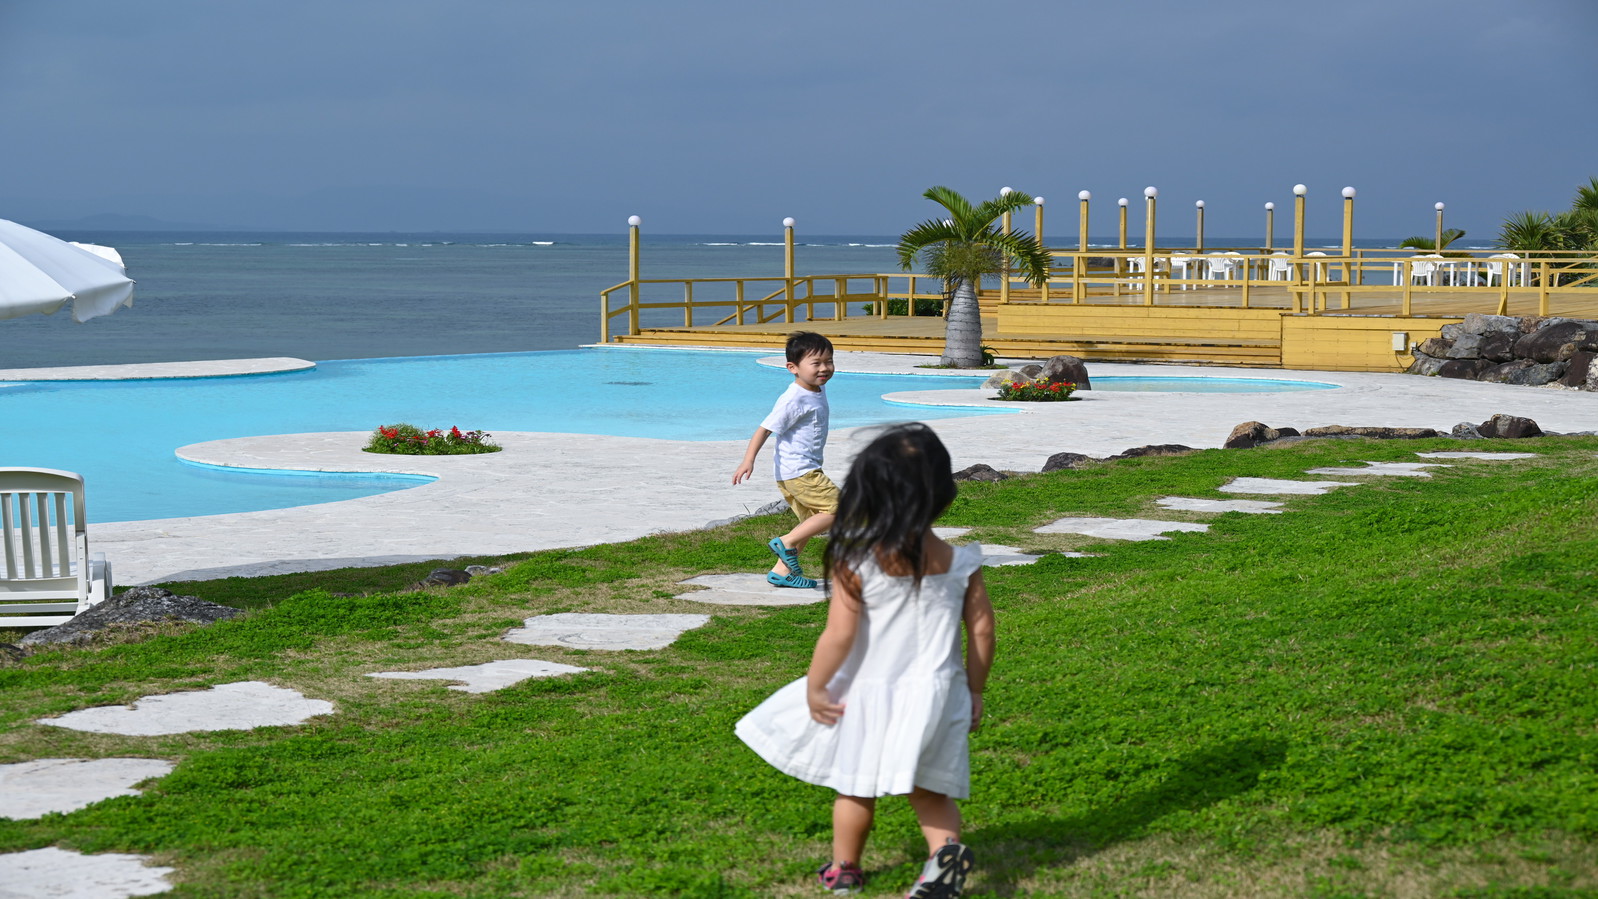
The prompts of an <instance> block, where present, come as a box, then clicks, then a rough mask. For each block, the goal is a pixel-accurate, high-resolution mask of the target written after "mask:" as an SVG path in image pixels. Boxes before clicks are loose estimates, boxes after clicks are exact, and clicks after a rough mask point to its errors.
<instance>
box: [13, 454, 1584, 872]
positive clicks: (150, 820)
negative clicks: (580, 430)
mask: <svg viewBox="0 0 1598 899" xmlns="http://www.w3.org/2000/svg"><path fill="white" fill-rule="evenodd" d="M1460 448H1466V449H1478V448H1479V449H1492V450H1506V449H1514V450H1532V451H1535V452H1538V453H1541V454H1542V455H1541V456H1539V457H1538V458H1536V459H1531V460H1525V461H1521V462H1474V461H1470V460H1458V461H1457V462H1456V464H1455V465H1454V467H1452V468H1446V469H1434V470H1433V471H1434V474H1435V476H1434V477H1432V478H1429V479H1424V478H1396V477H1389V478H1369V479H1365V483H1364V485H1363V486H1357V487H1346V488H1340V489H1338V490H1336V491H1334V492H1332V493H1330V494H1327V495H1324V496H1302V497H1290V498H1286V502H1287V506H1286V508H1287V510H1288V511H1287V512H1286V513H1285V514H1282V515H1242V514H1237V513H1231V514H1226V515H1221V516H1213V515H1211V516H1206V515H1199V514H1190V513H1178V512H1166V511H1164V510H1161V509H1159V508H1158V507H1156V506H1154V505H1153V502H1154V500H1155V499H1156V498H1158V497H1161V496H1167V495H1179V496H1195V497H1210V498H1228V495H1226V494H1222V493H1219V492H1218V491H1217V490H1216V488H1217V487H1219V486H1220V485H1221V484H1223V483H1225V482H1226V481H1227V480H1228V479H1230V478H1231V477H1234V476H1256V477H1298V478H1301V479H1314V478H1319V477H1321V476H1306V475H1304V474H1303V472H1304V470H1305V469H1307V468H1313V467H1318V466H1323V465H1335V464H1340V463H1346V462H1353V461H1355V460H1386V461H1416V459H1415V457H1414V456H1413V455H1412V453H1413V452H1414V451H1416V450H1422V451H1424V450H1434V449H1460ZM1067 515H1105V516H1120V517H1127V516H1139V517H1157V518H1171V519H1180V520H1190V521H1206V522H1209V523H1210V525H1211V528H1210V530H1209V532H1208V533H1203V534H1174V535H1173V536H1172V538H1171V539H1169V540H1161V541H1152V542H1146V543H1117V542H1109V541H1097V540H1093V539H1091V538H1086V537H1073V536H1069V535H1063V536H1062V535H1048V536H1044V535H1037V534H1033V533H1031V530H1030V529H1031V528H1033V527H1037V526H1039V525H1042V524H1045V523H1047V522H1049V521H1052V520H1053V519H1055V518H1058V517H1062V516H1067ZM942 523H943V524H948V525H964V526H969V527H973V528H975V529H976V530H975V533H974V536H976V537H977V538H979V539H982V540H985V541H990V542H996V543H1006V544H1010V545H1014V546H1020V547H1023V548H1025V549H1030V550H1064V549H1082V550H1085V551H1089V552H1095V553H1100V554H1101V555H1099V556H1098V557H1096V558H1081V559H1078V558H1065V557H1062V556H1058V555H1055V556H1050V557H1047V558H1045V559H1044V560H1043V561H1041V562H1039V563H1037V564H1035V565H1031V566H1023V567H1006V568H995V569H989V570H988V572H987V578H988V584H989V589H990V591H991V593H992V596H993V600H994V605H995V607H996V609H997V611H998V625H999V652H998V658H997V662H996V665H995V667H994V672H993V677H992V681H991V684H990V687H989V691H988V694H987V704H988V718H987V721H986V725H985V727H984V728H983V730H982V731H981V732H979V733H978V734H977V735H976V736H975V737H974V738H973V743H972V751H973V758H972V767H973V774H972V790H973V793H972V798H971V799H970V800H969V801H967V802H965V803H964V804H963V808H964V811H965V814H966V818H967V831H966V838H967V841H968V842H969V843H970V844H971V845H972V846H973V847H974V849H975V851H976V853H977V858H978V868H977V870H976V872H975V874H974V875H973V879H972V880H971V882H970V883H969V889H968V895H974V896H1072V897H1076V896H1106V897H1107V896H1150V897H1232V896H1310V897H1322V899H1333V897H1365V896H1368V897H1386V896H1413V897H1430V896H1454V897H1470V899H1484V897H1526V899H1530V897H1573V896H1598V610H1595V597H1598V528H1595V523H1598V439H1594V438H1541V439H1536V440H1526V441H1516V442H1515V443H1513V444H1508V443H1506V442H1493V443H1491V444H1484V443H1470V444H1463V445H1462V444H1459V443H1456V442H1452V441H1445V440H1427V441H1389V442H1375V441H1363V440H1360V441H1313V442H1306V443H1300V444H1296V445H1292V446H1286V447H1276V448H1261V449H1255V450H1247V451H1225V450H1209V451H1205V452H1200V453H1196V454H1193V455H1189V456H1184V457H1175V458H1148V459H1134V460H1125V461H1122V462H1118V463H1111V464H1104V465H1098V466H1094V467H1090V468H1088V469H1086V470H1081V471H1062V472H1056V473H1052V474H1047V475H1031V476H1026V477H1019V478H1014V479H1011V480H1009V481H1005V482H1002V483H998V484H965V485H962V488H961V493H960V498H959V500H957V502H956V504H955V506H954V507H953V508H952V509H951V510H950V511H949V513H948V515H947V516H945V518H944V520H943V522H942ZM786 526H787V525H786V524H784V523H782V520H780V519H776V518H765V519H754V520H750V521H745V522H740V523H739V524H736V525H733V526H729V527H724V528H720V529H717V530H713V531H703V532H693V533H685V534H674V535H664V536H657V537H650V538H647V539H643V540H638V541H634V542H631V543H626V544H614V545H604V546H597V547H592V548H589V549H583V550H562V551H549V552H540V553H533V554H528V555H526V556H522V557H518V560H516V561H513V562H511V563H510V564H511V566H512V567H510V569H509V570H507V571H506V573H504V574H502V575H495V576H490V577H486V578H479V579H476V580H474V581H472V582H471V583H470V584H467V585H465V586H462V587H457V588H454V589H450V590H434V591H428V592H405V590H406V586H405V585H407V584H411V583H414V582H415V581H417V580H418V579H419V578H420V577H421V576H422V575H423V574H425V572H426V570H427V569H428V568H429V567H432V566H427V565H422V566H396V567H394V568H390V569H351V570H345V571H338V572H323V573H316V574H304V575H284V576H276V577H263V578H253V579H238V578H235V579H229V580H226V581H212V582H198V583H190V584H181V585H166V586H168V587H169V588H171V589H174V590H177V591H178V592H183V593H190V594H195V595H198V596H201V597H203V598H205V599H210V600H213V601H216V602H222V603H225V604H231V605H237V606H241V607H246V608H249V609H250V610H251V611H250V614H249V615H247V616H245V617H243V618H240V619H236V620H232V621H225V622H220V623H218V624H215V625H212V626H210V627H206V628H178V627H163V628H157V629H154V630H152V631H150V632H146V633H144V634H141V635H138V636H139V639H127V640H124V641H122V642H109V641H108V642H105V643H103V644H101V645H97V646H95V647H91V648H88V649H72V650H54V651H47V652H40V653H37V654H34V655H31V656H29V657H27V658H25V659H23V660H21V661H19V662H12V663H9V664H6V665H5V666H4V667H0V697H3V701H0V762H18V761H25V760H31V759H36V758H102V757H111V756H139V757H152V758H165V759H172V760H175V761H177V762H178V765H177V768H176V769H175V770H174V771H173V772H172V773H171V774H170V775H168V776H167V777H165V778H161V779H159V780H154V781H151V782H149V783H148V784H147V786H146V787H145V789H144V793H143V795H141V796H136V797H123V798H117V799H112V800H108V801H106V802H103V803H99V804H97V805H94V806H91V807H89V808H87V809H84V810H81V811H78V812H75V813H72V814H69V815H49V816H46V817H44V818H41V819H37V820H29V821H6V820H0V852H5V851H15V850H22V849H33V848H39V847H44V846H51V845H59V846H62V847H65V848H71V849H77V850H80V851H84V852H132V853H141V854H146V855H150V856H153V857H154V858H155V859H156V860H157V861H158V862H159V863H162V864H167V865H172V866H175V867H176V868H178V871H179V873H178V874H177V875H176V876H175V879H176V880H177V881H178V883H179V886H178V887H177V889H176V890H174V892H173V893H172V894H171V895H173V896H185V897H187V896H227V897H235V896H242V897H354V896H361V897H377V896H440V897H445V896H448V897H480V896H481V897H488V896H579V895H596V894H597V895H620V896H628V895H679V896H789V895H792V896H809V895H817V894H819V892H820V891H819V889H818V888H817V887H816V886H815V885H814V876H813V872H814V870H815V868H816V867H818V866H819V865H820V864H821V863H822V862H823V861H824V860H825V859H826V857H827V854H828V838H829V834H830V822H829V811H830V800H831V796H830V794H828V793H827V792H826V791H824V790H822V789H820V788H817V787H812V786H808V785H806V784H802V783H799V782H797V781H794V780H792V779H790V778H788V777H785V776H783V775H781V774H778V773H777V772H776V771H774V770H772V769H770V768H769V767H767V766H766V765H765V764H764V763H763V762H761V761H760V760H759V759H758V758H757V757H756V756H755V755H754V754H753V753H752V752H750V751H749V750H747V749H746V748H745V747H744V746H743V745H742V744H741V743H739V742H738V741H737V740H736V739H735V738H734V737H733V735H732V725H733V722H734V721H736V720H737V719H738V718H739V717H740V716H741V715H743V714H744V713H745V712H747V711H748V710H749V709H750V708H752V707H753V706H754V705H755V704H757V703H758V702H759V701H760V700H761V699H763V698H764V697H765V696H766V695H768V694H769V693H770V692H771V691H773V690H774V689H775V688H776V687H778V686H779V685H781V684H782V683H785V682H786V681H788V680H790V679H792V678H794V677H798V676H800V675H801V674H802V673H803V671H804V668H805V665H806V664H807V662H808V658H809V653H810V649H811V647H812V645H813V642H814V640H815V637H816V635H817V634H818V633H819V630H820V626H821V623H822V620H823V617H824V608H823V607H822V606H811V607H801V608H783V609H754V608H730V607H722V606H709V605H702V604H696V603H691V602H687V601H683V600H676V599H673V598H672V597H673V595H674V594H676V593H680V592H683V588H679V587H677V586H676V582H677V581H679V580H681V579H683V578H686V577H691V576H693V575H696V574H701V573H712V572H733V571H759V570H763V568H764V567H765V566H766V565H768V564H769V562H770V558H769V556H770V553H769V551H768V550H767V549H766V548H765V541H766V539H768V538H769V537H770V535H771V534H773V533H775V532H776V531H777V530H779V529H781V528H786ZM818 549H819V546H813V547H812V548H811V549H810V550H809V551H808V552H807V554H806V555H807V559H806V561H807V563H810V564H812V565H814V566H816V567H819V554H818ZM452 564H454V563H452ZM460 564H464V563H460ZM368 591H375V592H370V593H369V595H365V596H361V597H355V598H351V597H334V596H332V595H331V594H333V593H346V592H368ZM570 611H603V612H700V613H708V614H710V615H711V616H712V621H711V623H710V624H709V625H708V626H706V627H704V628H701V629H698V630H694V631H690V632H688V633H687V634H685V635H684V636H683V637H682V638H680V639H679V640H678V641H677V642H676V643H675V644H674V645H673V646H671V647H670V648H668V649H664V650H659V651H649V652H598V651H590V652H584V651H575V650H566V649H558V648H554V647H530V646H520V645H515V644H510V643H504V642H502V641H501V640H500V639H499V637H500V636H501V635H502V634H503V633H504V632H505V630H506V629H508V628H510V627H513V626H516V625H519V624H520V623H521V621H522V620H523V619H524V618H527V617H529V616H532V615H538V614H545V613H552V612H570ZM12 636H13V637H14V636H15V634H13V635H12ZM3 639H5V637H4V635H0V640H3ZM507 658H539V659H546V660H550V661H556V662H564V663H567V664H573V665H580V666H583V667H587V668H591V669H593V670H592V671H591V672H589V673H585V674H578V675H575V676H569V677H560V678H552V679H542V680H532V681H524V682H523V683H521V684H519V685H517V686H515V687H511V688H508V689H504V690H501V691H498V692H495V693H489V694H482V695H474V694H466V693H462V692H459V691H452V690H449V689H446V683H445V682H442V681H392V680H379V679H373V678H368V677H365V676H364V675H365V674H366V673H368V672H373V671H384V670H416V669H420V668H427V667H443V666H458V665H467V664H475V663H479V662H484V661H489V660H491V659H507ZM247 679H249V680H265V681H269V682H271V683H273V684H276V685H279V686H284V687H292V688H294V689H297V690H300V691H301V692H303V693H305V694H306V695H307V696H310V697H312V698H318V699H327V700H331V701H332V702H334V703H335V704H336V707H337V710H338V711H337V713H336V714H334V715H331V716H326V717H322V718H316V719H312V720H311V721H310V722H309V723H307V724H305V725H302V726H297V727H280V728H264V729H258V730H254V731H248V732H246V731H224V732H212V733H201V734H184V735H178V736H170V737H120V736H113V735H97V734H85V733H78V732H75V731H69V730H65V729H61V728H53V727H41V726H37V725H34V724H32V723H30V722H31V721H32V720H33V719H36V718H39V717H44V716H49V715H56V714H60V713H63V712H67V711H71V710H74V709H80V708H86V707H90V706H97V705H106V704H111V703H125V702H129V701H131V700H133V699H135V698H137V697H140V696H144V695H149V694H152V693H162V692H171V691H175V690H191V689H199V688H204V687H206V686H209V685H213V684H221V683H228V682H232V681H239V680H247ZM923 851H924V849H923V846H922V843H921V838H920V835H919V833H918V832H917V830H916V828H915V823H914V819H913V817H912V816H911V815H910V813H909V810H908V808H907V807H906V806H905V804H904V803H903V802H901V801H897V800H891V799H890V800H885V801H884V802H883V803H882V812H881V814H880V815H879V820H878V826H877V830H876V833H875V834H874V835H873V837H872V842H871V845H870V846H869V847H868V850H867V858H866V859H865V868H866V871H867V874H868V876H869V877H870V879H871V885H870V886H869V887H868V889H867V893H868V894H872V895H882V896H890V895H902V893H903V891H904V889H905V888H906V887H907V886H908V885H909V883H910V882H911V880H913V878H914V875H915V872H916V870H917V869H918V867H919V860H920V856H921V854H922V852H923Z"/></svg>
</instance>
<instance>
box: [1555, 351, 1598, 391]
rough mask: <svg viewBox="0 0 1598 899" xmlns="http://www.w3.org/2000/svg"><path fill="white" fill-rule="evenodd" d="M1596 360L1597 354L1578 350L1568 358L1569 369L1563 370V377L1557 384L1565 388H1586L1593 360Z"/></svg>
mask: <svg viewBox="0 0 1598 899" xmlns="http://www.w3.org/2000/svg"><path fill="white" fill-rule="evenodd" d="M1595 359H1598V353H1593V352H1591V351H1589V350H1579V351H1577V352H1576V354H1575V355H1574V356H1571V357H1570V367H1568V368H1566V369H1565V376H1564V377H1562V378H1560V379H1559V383H1561V384H1563V385H1565V386H1566V387H1577V388H1580V387H1586V386H1587V379H1588V378H1589V377H1591V375H1592V372H1593V364H1592V363H1593V360H1595Z"/></svg>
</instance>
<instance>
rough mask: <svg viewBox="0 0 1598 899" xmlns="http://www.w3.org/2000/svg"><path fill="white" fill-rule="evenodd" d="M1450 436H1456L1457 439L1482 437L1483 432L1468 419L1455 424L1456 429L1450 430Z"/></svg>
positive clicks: (1478, 438)
mask: <svg viewBox="0 0 1598 899" xmlns="http://www.w3.org/2000/svg"><path fill="white" fill-rule="evenodd" d="M1448 436H1450V437H1452V438H1454V439H1455V440H1480V439H1482V436H1481V432H1480V431H1478V430H1476V426H1475V425H1473V424H1471V423H1470V422H1468V421H1462V422H1460V423H1459V424H1457V425H1454V429H1453V430H1452V431H1449V432H1448Z"/></svg>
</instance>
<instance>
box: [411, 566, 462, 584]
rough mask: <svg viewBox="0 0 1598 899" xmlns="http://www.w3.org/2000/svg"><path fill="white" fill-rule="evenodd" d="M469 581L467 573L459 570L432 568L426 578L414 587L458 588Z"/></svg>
mask: <svg viewBox="0 0 1598 899" xmlns="http://www.w3.org/2000/svg"><path fill="white" fill-rule="evenodd" d="M471 579H472V576H471V574H470V573H469V572H466V571H462V570H460V569H459V568H434V569H433V570H432V571H430V572H428V574H427V577H424V578H422V581H421V583H419V584H417V585H416V586H418V587H458V586H460V585H461V584H464V583H466V582H467V581H469V580H471Z"/></svg>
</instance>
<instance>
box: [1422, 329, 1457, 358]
mask: <svg viewBox="0 0 1598 899" xmlns="http://www.w3.org/2000/svg"><path fill="white" fill-rule="evenodd" d="M1443 327H1444V328H1447V327H1448V326H1447V325H1444V326H1443ZM1453 345H1454V339H1453V338H1452V337H1428V338H1426V339H1425V340H1422V341H1421V342H1420V346H1418V347H1416V348H1415V352H1417V353H1421V354H1424V355H1427V356H1431V357H1433V358H1435V359H1444V358H1447V356H1448V351H1449V349H1450V348H1452V347H1453Z"/></svg>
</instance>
